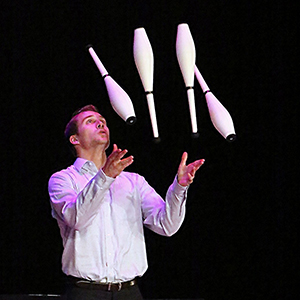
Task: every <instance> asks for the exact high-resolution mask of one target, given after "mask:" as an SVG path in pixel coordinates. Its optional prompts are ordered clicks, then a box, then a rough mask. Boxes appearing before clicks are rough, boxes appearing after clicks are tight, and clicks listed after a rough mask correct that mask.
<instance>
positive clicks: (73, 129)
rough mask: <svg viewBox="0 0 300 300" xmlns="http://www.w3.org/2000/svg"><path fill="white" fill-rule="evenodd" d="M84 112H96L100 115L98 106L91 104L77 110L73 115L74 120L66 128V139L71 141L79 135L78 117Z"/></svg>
mask: <svg viewBox="0 0 300 300" xmlns="http://www.w3.org/2000/svg"><path fill="white" fill-rule="evenodd" d="M83 111H95V112H97V113H99V111H98V109H97V107H96V106H94V105H92V104H89V105H86V106H84V107H82V108H79V109H77V110H76V111H75V112H74V113H73V114H72V119H71V120H70V121H69V123H68V124H67V126H66V128H65V137H66V138H67V139H68V140H69V138H70V136H72V135H74V134H77V133H78V126H77V115H79V114H80V113H82V112H83Z"/></svg>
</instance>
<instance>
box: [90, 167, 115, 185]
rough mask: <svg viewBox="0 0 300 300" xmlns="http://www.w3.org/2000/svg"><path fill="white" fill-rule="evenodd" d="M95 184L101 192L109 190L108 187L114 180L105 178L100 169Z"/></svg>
mask: <svg viewBox="0 0 300 300" xmlns="http://www.w3.org/2000/svg"><path fill="white" fill-rule="evenodd" d="M95 179H96V184H97V185H98V186H99V188H100V189H101V190H102V189H104V188H109V186H110V185H111V184H112V183H113V182H114V181H115V178H112V177H109V176H106V175H105V173H104V172H103V170H102V169H100V170H99V171H98V173H97V175H96V178H95Z"/></svg>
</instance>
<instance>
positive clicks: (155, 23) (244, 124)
mask: <svg viewBox="0 0 300 300" xmlns="http://www.w3.org/2000/svg"><path fill="white" fill-rule="evenodd" d="M0 7H1V11H0V20H1V24H0V25H1V26H0V30H1V31H0V32H1V45H0V49H1V50H0V51H1V52H0V54H1V70H0V71H1V77H0V78H1V87H0V88H1V102H0V103H1V104H0V106H1V110H0V126H1V127H0V129H1V134H0V140H1V178H0V184H1V188H0V201H1V210H0V220H1V250H0V252H1V258H0V259H1V261H0V266H1V268H0V272H1V274H0V275H1V278H0V292H1V293H2V294H5V293H6V294H9V293H11V294H17V293H60V284H59V279H60V277H61V273H60V256H61V251H62V246H61V239H60V236H59V231H58V228H57V225H56V222H55V220H53V219H52V218H51V215H50V206H49V199H48V194H47V182H48V179H49V177H50V175H51V174H52V173H53V172H55V171H57V170H60V169H62V168H65V167H67V166H68V165H69V164H71V163H72V162H73V157H72V156H71V155H70V153H69V150H68V147H67V144H66V142H65V140H64V137H63V130H64V126H65V124H66V122H67V121H68V120H69V118H70V116H71V114H72V112H73V111H74V110H75V109H77V108H78V107H81V106H83V105H85V104H89V103H93V104H95V105H96V106H98V107H99V109H100V110H101V112H102V114H103V115H104V116H105V117H106V119H107V120H108V125H109V127H110V130H111V141H112V143H117V144H118V146H119V147H121V148H122V149H123V148H127V149H128V150H129V153H130V154H133V155H134V157H135V162H134V164H133V165H132V166H130V168H129V170H130V171H134V172H138V173H140V174H141V175H143V176H145V177H146V179H147V180H148V181H149V183H150V184H151V185H152V186H153V187H155V189H156V190H157V191H158V192H159V193H160V194H161V195H162V196H164V194H165V193H166V190H167V187H168V185H169V184H170V183H171V182H172V180H173V178H174V176H175V173H176V170H177V167H178V164H179V161H180V157H181V155H182V152H183V151H188V153H189V159H188V160H189V161H192V160H195V159H199V158H205V159H206V163H205V165H204V166H203V167H202V168H201V170H200V171H199V172H198V173H197V177H196V179H195V181H194V183H193V185H192V186H191V187H190V189H189V197H188V202H187V215H186V219H185V221H184V224H183V226H182V228H181V229H180V230H179V232H178V233H177V234H176V235H175V236H173V237H172V238H166V237H161V236H157V235H155V234H153V233H151V232H149V231H147V230H146V231H145V234H146V239H147V247H148V248H147V249H148V259H149V269H148V271H147V273H146V274H145V276H144V277H143V279H142V280H141V288H142V291H143V293H144V296H145V297H146V298H159V297H160V298H198V297H203V298H205V299H206V300H208V299H295V298H294V296H295V295H294V294H293V293H294V292H295V284H296V279H295V277H294V276H295V270H296V267H295V265H296V239H297V233H296V229H295V227H296V214H297V212H296V201H297V199H296V195H297V194H298V193H297V187H298V183H297V179H296V168H297V167H296V165H297V164H296V160H295V158H293V153H294V151H293V148H294V145H296V143H297V139H298V131H297V129H298V128H297V126H298V124H297V123H298V122H297V115H298V114H297V105H296V101H298V99H297V98H296V87H297V83H298V82H296V79H297V81H298V77H297V75H296V74H297V72H296V67H295V66H294V61H295V60H296V54H297V48H296V28H297V27H296V24H297V22H296V19H295V18H294V16H295V14H294V11H295V8H296V2H295V1H293V4H290V5H287V2H286V1H280V0H274V1H244V0H242V1H206V0H204V1H189V0H185V1H159V0H157V1H137V0H127V1H125V0H123V1H113V0H111V1H109V2H107V3H106V2H104V1H100V0H99V1H96V0H93V1H88V0H86V1H80V0H70V1H62V0H61V1H56V0H52V1H26V0H25V1H16V0H11V1H2V2H1V4H0ZM183 22H184V23H188V24H189V26H190V29H191V33H192V35H193V38H194V41H195V45H196V52H197V54H196V56H197V58H196V63H197V66H198V68H199V69H200V71H201V73H202V75H203V76H204V78H205V79H206V81H207V83H208V85H209V86H210V88H211V89H212V91H213V92H214V94H215V95H216V96H217V97H218V99H219V100H220V101H221V102H222V103H223V105H224V106H225V107H226V108H227V109H228V111H229V112H230V114H231V116H232V118H233V120H234V125H235V128H236V132H237V137H238V138H237V140H236V141H235V142H234V143H228V142H226V141H225V139H224V138H223V137H222V136H221V135H220V134H219V133H218V132H217V131H216V130H215V128H214V127H213V125H212V123H211V121H210V118H209V114H208V110H207V106H206V102H205V99H204V97H203V95H202V93H201V90H200V87H199V85H198V83H197V81H195V96H196V106H197V118H198V127H199V134H200V136H199V138H197V139H193V138H192V137H191V126H190V118H189V111H188V102H187V97H186V91H185V86H184V83H183V79H182V75H181V73H180V69H179V66H178V62H177V59H176V52H175V40H176V30H177V25H178V24H180V23H183ZM137 27H144V28H145V29H146V31H147V34H148V37H149V39H150V42H151V44H152V48H153V52H154V60H155V63H154V95H155V104H156V112H157V119H158V127H159V132H160V136H161V142H160V143H159V144H155V143H153V141H152V129H151V123H150V119H149V113H148V108H147V103H146V99H145V95H144V92H143V88H142V84H141V81H140V79H139V76H138V73H137V70H136V68H135V64H134V60H133V48H132V46H133V31H134V29H135V28H137ZM89 43H92V44H93V45H94V49H95V51H96V52H97V54H98V55H99V57H100V59H101V60H102V62H103V63H104V65H105V66H106V68H107V69H108V71H109V72H110V74H111V75H112V77H113V78H114V79H115V80H116V81H117V82H118V83H119V84H120V85H121V86H122V87H123V88H124V89H125V90H126V92H127V93H128V94H129V95H130V97H131V99H132V102H133V104H134V107H135V110H136V115H137V118H138V121H137V123H136V124H135V125H133V126H132V127H129V126H127V125H126V124H125V122H124V121H123V120H122V119H121V118H120V117H119V116H118V115H117V114H116V113H115V112H114V111H113V109H112V107H111V106H110V103H109V100H108V97H107V93H106V89H105V85H104V83H103V80H102V79H101V76H100V74H99V72H98V70H97V69H96V66H95V64H94V62H93V61H92V59H91V57H90V56H89V54H88V52H87V51H86V50H85V46H86V45H87V44H89ZM297 56H298V55H297ZM295 149H296V148H295ZM110 151H111V148H109V149H108V153H110Z"/></svg>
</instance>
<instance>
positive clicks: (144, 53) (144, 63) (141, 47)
mask: <svg viewBox="0 0 300 300" xmlns="http://www.w3.org/2000/svg"><path fill="white" fill-rule="evenodd" d="M133 56H134V62H135V65H136V67H137V70H138V73H139V75H140V78H141V81H142V84H143V87H144V90H145V93H146V98H147V102H148V109H149V113H150V119H151V124H152V130H153V136H154V138H158V137H159V134H158V128H157V120H156V112H155V105H154V96H153V72H154V58H153V51H152V47H151V44H150V41H149V39H148V36H147V33H146V30H145V29H144V28H137V29H135V30H134V41H133Z"/></svg>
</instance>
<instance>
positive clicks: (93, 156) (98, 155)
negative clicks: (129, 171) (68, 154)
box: [77, 150, 107, 170]
mask: <svg viewBox="0 0 300 300" xmlns="http://www.w3.org/2000/svg"><path fill="white" fill-rule="evenodd" d="M77 157H80V158H84V159H86V160H89V161H92V162H93V163H94V164H95V165H96V167H97V169H98V170H100V169H101V168H102V167H103V166H104V164H105V163H106V159H107V156H106V153H105V150H102V151H79V153H77Z"/></svg>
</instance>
